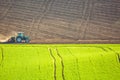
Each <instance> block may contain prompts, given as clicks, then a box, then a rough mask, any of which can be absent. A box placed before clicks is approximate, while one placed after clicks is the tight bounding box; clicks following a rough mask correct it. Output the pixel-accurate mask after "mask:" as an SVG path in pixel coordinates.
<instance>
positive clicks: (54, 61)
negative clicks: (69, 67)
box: [48, 48, 56, 80]
mask: <svg viewBox="0 0 120 80" xmlns="http://www.w3.org/2000/svg"><path fill="white" fill-rule="evenodd" d="M48 50H49V53H50V56H51V57H52V59H53V63H54V80H56V59H55V57H54V56H53V54H52V50H51V49H50V48H49V49H48Z"/></svg>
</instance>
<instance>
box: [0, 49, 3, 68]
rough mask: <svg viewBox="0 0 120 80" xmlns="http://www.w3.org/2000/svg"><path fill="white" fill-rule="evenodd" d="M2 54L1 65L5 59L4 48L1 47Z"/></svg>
mask: <svg viewBox="0 0 120 80" xmlns="http://www.w3.org/2000/svg"><path fill="white" fill-rule="evenodd" d="M1 55H2V59H1V62H0V66H1V65H2V63H3V60H4V53H3V48H1Z"/></svg>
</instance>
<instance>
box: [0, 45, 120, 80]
mask: <svg viewBox="0 0 120 80" xmlns="http://www.w3.org/2000/svg"><path fill="white" fill-rule="evenodd" d="M0 80H120V44H0Z"/></svg>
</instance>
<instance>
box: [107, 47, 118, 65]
mask: <svg viewBox="0 0 120 80" xmlns="http://www.w3.org/2000/svg"><path fill="white" fill-rule="evenodd" d="M108 49H109V50H111V51H113V52H114V53H115V54H116V55H117V59H118V62H119V63H120V55H119V53H118V52H115V51H114V50H113V49H112V48H108Z"/></svg>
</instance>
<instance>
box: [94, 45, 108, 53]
mask: <svg viewBox="0 0 120 80" xmlns="http://www.w3.org/2000/svg"><path fill="white" fill-rule="evenodd" d="M96 48H100V49H102V50H103V51H105V52H108V51H107V50H106V49H105V48H103V47H100V46H97V47H96Z"/></svg>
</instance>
